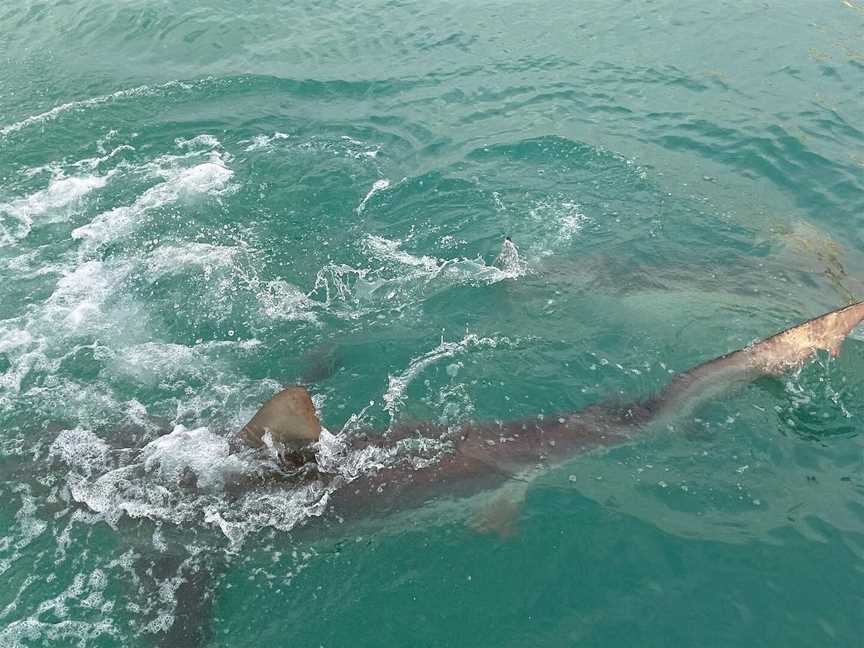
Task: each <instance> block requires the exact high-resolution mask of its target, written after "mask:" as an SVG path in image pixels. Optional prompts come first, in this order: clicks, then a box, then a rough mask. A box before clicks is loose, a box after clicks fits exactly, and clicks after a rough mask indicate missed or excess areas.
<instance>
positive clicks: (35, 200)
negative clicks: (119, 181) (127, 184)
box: [0, 172, 113, 246]
mask: <svg viewBox="0 0 864 648" xmlns="http://www.w3.org/2000/svg"><path fill="white" fill-rule="evenodd" d="M111 175H113V172H109V173H108V174H106V175H104V176H71V177H66V176H64V175H63V174H62V172H60V173H58V174H56V175H55V176H54V177H53V178H52V179H51V182H50V183H49V185H48V186H47V187H46V188H45V189H42V190H40V191H37V192H35V193H33V194H30V195H29V196H25V197H23V198H16V199H15V200H12V201H10V202H7V203H2V204H0V246H3V245H11V244H12V243H15V242H17V241H19V240H21V239H22V238H24V237H25V236H27V234H29V233H30V230H31V228H32V226H33V219H34V218H36V217H39V216H44V215H46V214H53V213H55V212H57V211H59V210H61V209H64V208H66V207H68V206H70V205H71V204H73V203H74V202H76V201H77V200H79V199H81V198H83V197H84V196H85V195H87V194H88V193H90V192H91V191H93V190H94V189H99V188H101V187H104V186H105V184H106V183H107V182H108V179H109V178H110V177H111Z"/></svg>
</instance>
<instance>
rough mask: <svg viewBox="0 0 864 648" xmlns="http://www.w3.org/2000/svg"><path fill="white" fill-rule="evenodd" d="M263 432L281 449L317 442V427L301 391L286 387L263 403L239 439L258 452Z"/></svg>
mask: <svg viewBox="0 0 864 648" xmlns="http://www.w3.org/2000/svg"><path fill="white" fill-rule="evenodd" d="M267 432H269V433H270V434H271V435H272V437H273V441H275V442H276V443H277V444H282V445H293V446H297V445H305V444H307V443H314V442H315V441H317V440H318V437H319V435H320V434H321V423H320V421H319V420H318V415H317V414H316V413H315V405H314V404H313V403H312V399H311V398H310V397H309V392H308V391H306V388H305V387H301V386H300V385H294V386H293V387H288V388H286V389H283V390H282V391H280V392H279V393H278V394H276V395H275V396H274V397H273V398H271V399H270V400H268V401H267V402H266V403H264V405H262V406H261V409H259V410H258V411H257V412H256V413H255V416H253V417H252V419H251V420H250V421H249V422H248V423H247V424H246V425H245V426H244V427H243V431H242V432H241V436H242V438H243V439H244V440H245V441H246V443H247V444H248V445H250V446H252V447H255V448H260V447H261V446H263V445H264V441H263V439H264V434H265V433H267Z"/></svg>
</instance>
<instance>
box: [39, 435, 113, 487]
mask: <svg viewBox="0 0 864 648" xmlns="http://www.w3.org/2000/svg"><path fill="white" fill-rule="evenodd" d="M49 457H51V458H54V459H57V460H59V461H62V462H63V463H65V464H66V465H67V466H69V467H70V468H72V469H74V470H77V471H79V472H80V473H81V474H84V475H91V474H93V473H94V472H96V471H104V470H105V469H106V466H107V465H108V457H109V448H108V444H106V443H105V441H103V440H102V439H100V438H99V437H98V436H96V435H95V434H93V433H92V432H91V431H89V430H84V429H82V428H75V429H72V430H63V431H62V432H61V433H60V434H59V435H58V436H57V438H56V439H55V440H54V443H52V444H51V448H50V451H49Z"/></svg>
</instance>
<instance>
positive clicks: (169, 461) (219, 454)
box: [141, 425, 246, 489]
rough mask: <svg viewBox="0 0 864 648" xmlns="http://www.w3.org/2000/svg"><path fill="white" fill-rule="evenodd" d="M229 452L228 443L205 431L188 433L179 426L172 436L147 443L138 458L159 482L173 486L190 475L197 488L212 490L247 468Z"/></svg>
mask: <svg viewBox="0 0 864 648" xmlns="http://www.w3.org/2000/svg"><path fill="white" fill-rule="evenodd" d="M229 452H230V451H229V448H228V440H227V439H225V438H224V437H221V436H219V435H216V434H213V433H212V432H210V430H208V429H207V428H206V427H202V428H197V429H194V430H187V429H186V428H185V427H183V426H182V425H178V426H177V427H175V428H174V430H173V431H172V432H171V434H166V435H165V436H161V437H159V438H158V439H155V440H154V441H151V442H150V443H148V444H147V446H145V447H144V449H143V450H142V451H141V458H142V460H143V462H144V470H145V471H146V472H147V473H149V474H151V475H156V476H158V478H159V479H160V480H161V481H162V482H167V483H168V484H176V483H177V482H179V481H180V479H181V478H182V477H183V476H184V474H185V473H186V472H187V471H191V472H192V473H194V475H195V478H196V484H197V486H198V488H203V489H215V488H221V487H222V486H223V485H224V480H225V477H226V475H228V474H231V473H235V474H236V473H242V472H243V471H244V469H245V467H246V466H245V463H244V462H243V461H242V460H241V459H240V458H239V457H238V456H237V455H231V454H229Z"/></svg>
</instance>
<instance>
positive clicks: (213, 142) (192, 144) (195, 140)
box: [174, 133, 222, 149]
mask: <svg viewBox="0 0 864 648" xmlns="http://www.w3.org/2000/svg"><path fill="white" fill-rule="evenodd" d="M174 144H175V145H176V146H177V148H185V149H198V148H202V147H203V148H207V149H213V148H217V147H219V146H221V145H222V144H221V142H220V141H219V140H218V139H216V138H215V137H213V136H212V135H208V134H207V133H201V134H200V135H196V136H195V137H190V138H189V139H184V138H182V137H178V138H177V139H175V140H174Z"/></svg>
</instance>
